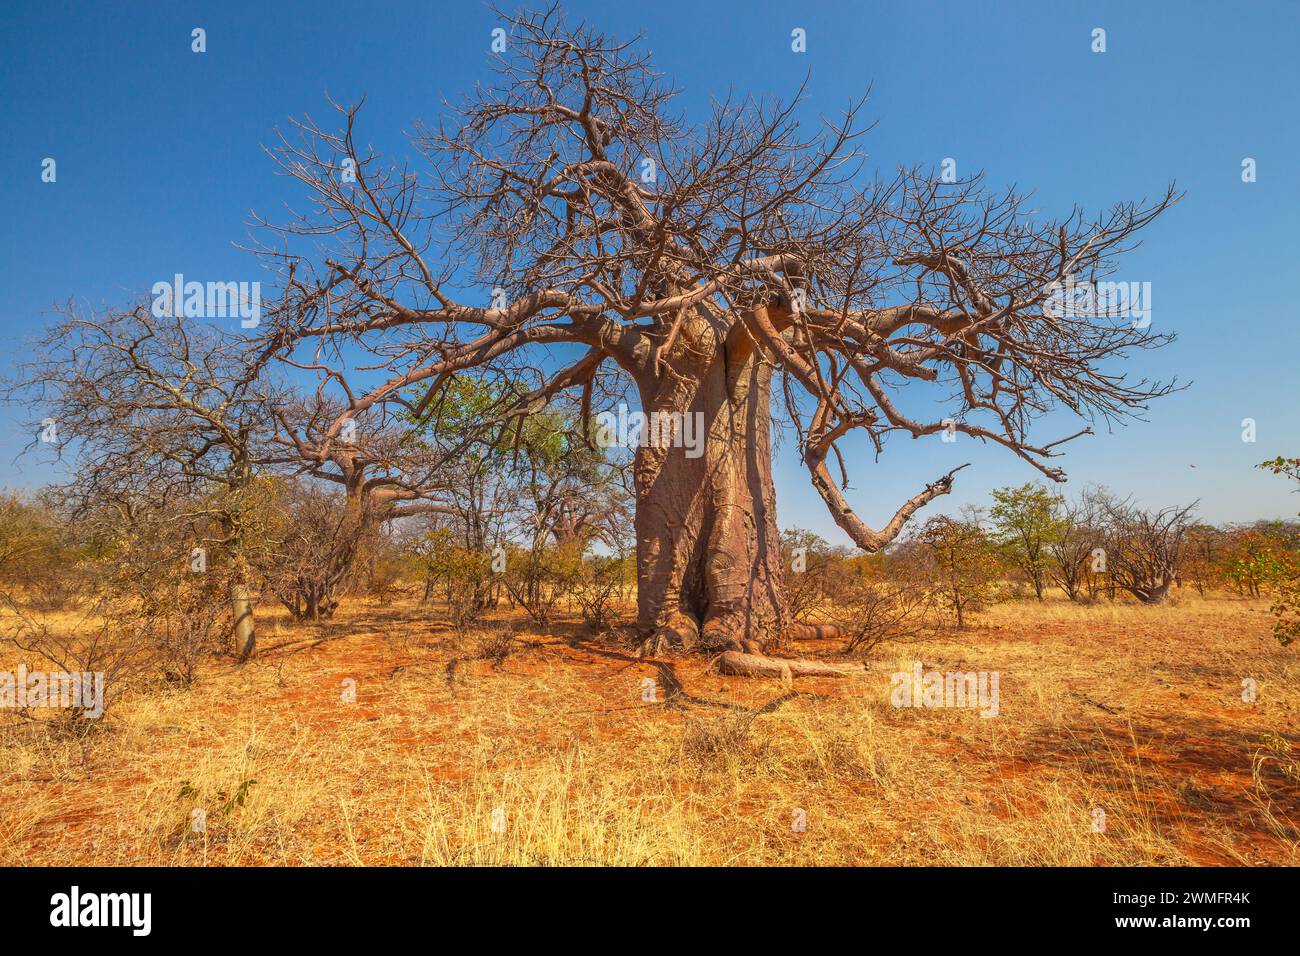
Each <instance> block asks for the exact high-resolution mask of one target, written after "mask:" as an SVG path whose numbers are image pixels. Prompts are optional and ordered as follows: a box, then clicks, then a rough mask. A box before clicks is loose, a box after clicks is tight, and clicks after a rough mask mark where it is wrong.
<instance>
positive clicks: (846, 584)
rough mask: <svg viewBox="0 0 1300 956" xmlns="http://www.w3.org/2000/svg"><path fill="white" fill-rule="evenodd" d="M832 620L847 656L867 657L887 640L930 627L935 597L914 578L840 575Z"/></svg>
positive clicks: (834, 592) (910, 635)
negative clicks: (842, 637)
mask: <svg viewBox="0 0 1300 956" xmlns="http://www.w3.org/2000/svg"><path fill="white" fill-rule="evenodd" d="M831 606H832V607H833V608H834V610H833V612H832V618H833V621H834V623H835V624H837V625H838V626H839V628H840V630H841V631H842V633H843V634H844V636H845V638H846V639H847V643H846V645H845V653H858V654H868V653H870V652H871V650H872V649H873V648H875V647H876V645H878V644H880V643H881V642H882V641H885V640H906V639H909V638H913V637H916V636H918V635H919V634H921V633H922V632H923V631H924V630H925V629H926V628H927V627H928V626H930V624H931V621H932V617H933V614H934V611H935V600H934V595H933V594H932V593H931V591H930V590H929V588H928V587H927V586H926V584H925V582H924V581H922V580H920V579H919V578H918V577H916V576H915V575H902V576H900V577H897V578H882V579H878V580H868V579H864V578H862V577H860V576H857V575H840V576H839V577H838V579H837V580H836V582H835V583H834V584H833V585H832V588H831Z"/></svg>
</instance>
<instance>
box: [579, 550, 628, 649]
mask: <svg viewBox="0 0 1300 956" xmlns="http://www.w3.org/2000/svg"><path fill="white" fill-rule="evenodd" d="M627 577H628V574H627V562H626V560H625V559H623V558H621V557H617V556H600V557H593V558H588V559H587V560H586V561H584V562H583V565H582V568H581V570H580V572H579V573H578V574H577V575H576V576H575V577H574V579H573V587H572V593H573V598H574V600H575V601H577V602H578V607H579V608H580V609H581V611H582V620H583V623H585V624H586V625H587V626H588V627H590V628H591V629H593V630H595V631H598V632H602V631H608V630H611V629H612V628H614V627H617V626H618V605H619V603H620V602H621V600H622V597H623V593H624V589H625V587H626V585H627Z"/></svg>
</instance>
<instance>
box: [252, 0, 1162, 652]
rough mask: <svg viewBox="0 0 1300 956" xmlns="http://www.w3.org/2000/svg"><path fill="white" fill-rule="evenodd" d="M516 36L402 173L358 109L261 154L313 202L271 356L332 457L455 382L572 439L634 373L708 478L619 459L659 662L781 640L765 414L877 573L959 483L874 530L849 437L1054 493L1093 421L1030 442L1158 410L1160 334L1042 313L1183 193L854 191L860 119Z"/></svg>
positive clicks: (546, 30)
mask: <svg viewBox="0 0 1300 956" xmlns="http://www.w3.org/2000/svg"><path fill="white" fill-rule="evenodd" d="M502 22H503V25H505V26H507V28H508V33H509V42H508V45H507V48H506V50H505V52H504V53H502V54H500V56H499V57H497V58H496V71H497V80H496V82H494V83H492V84H488V85H484V86H482V87H476V88H475V90H474V92H473V93H471V94H469V95H467V96H466V97H465V98H464V99H463V100H462V101H461V102H460V103H459V104H458V105H457V106H455V107H453V108H452V109H451V110H450V111H449V113H448V115H446V116H444V117H443V118H442V119H441V120H440V121H439V122H437V123H436V124H434V125H430V126H419V127H417V130H416V132H415V133H414V135H413V140H412V141H413V144H414V146H415V147H416V149H417V150H418V152H419V155H420V159H419V160H418V161H417V163H416V165H415V166H412V165H410V164H404V165H398V166H393V165H386V164H385V161H384V160H382V159H381V157H380V155H379V154H378V153H377V152H376V151H375V150H374V149H373V148H372V147H368V148H366V149H361V148H360V147H359V143H358V141H357V131H356V124H357V120H358V115H359V105H357V106H343V105H339V104H334V108H335V109H336V110H337V111H338V112H339V115H340V121H339V127H338V129H337V130H333V131H331V130H326V129H324V128H322V127H320V126H318V125H317V124H316V123H315V122H314V121H312V120H311V119H309V118H304V119H303V120H301V121H297V122H296V123H295V126H296V133H295V135H293V136H289V137H284V136H282V137H281V139H280V141H279V143H278V145H277V146H276V147H275V148H273V149H272V150H271V152H272V154H273V155H274V156H275V157H276V158H277V160H278V162H279V164H280V166H281V167H282V169H283V171H284V172H285V173H287V174H288V175H289V176H291V177H293V178H295V179H297V180H298V181H299V182H300V183H302V184H304V185H305V186H306V187H307V188H308V190H309V191H310V194H311V195H312V199H313V204H312V206H311V207H309V208H307V209H306V210H304V211H302V212H300V213H297V214H295V216H294V218H292V219H291V220H290V221H288V222H283V223H278V224H272V223H270V222H266V221H264V220H259V224H260V225H262V226H264V227H266V231H263V232H261V236H262V237H263V239H262V240H261V241H260V243H259V245H260V252H261V254H262V255H263V256H264V257H265V258H266V260H267V261H268V262H269V263H270V265H271V266H272V268H274V269H276V270H278V271H279V273H280V274H281V277H282V279H283V289H284V294H283V297H282V299H280V300H279V301H278V302H277V304H276V307H275V308H274V310H273V313H274V314H273V315H272V316H270V318H269V321H268V323H267V326H266V329H265V336H266V339H265V341H266V346H267V348H268V349H269V350H270V351H271V352H272V353H273V354H275V355H278V356H284V357H287V358H290V360H292V361H297V362H298V364H299V366H300V367H316V368H319V369H321V374H322V376H323V377H328V378H329V379H330V380H331V381H332V382H333V383H334V384H335V385H336V386H337V388H338V391H339V393H340V394H341V395H342V396H343V401H342V405H343V408H342V410H341V412H340V414H339V416H338V417H337V418H336V420H335V421H334V422H333V423H332V424H331V425H330V426H329V427H328V428H327V429H325V431H324V433H323V434H325V436H326V437H327V438H328V436H329V435H330V434H331V429H332V430H333V432H339V431H341V430H342V429H343V428H344V426H345V422H346V421H347V420H348V419H349V418H352V417H355V416H356V415H358V414H360V413H362V412H365V411H367V410H369V409H374V408H377V407H378V408H388V409H391V410H392V412H393V414H403V415H408V416H409V415H411V414H414V415H417V416H428V415H429V414H430V413H431V411H432V409H433V408H434V407H436V405H437V403H438V402H439V401H440V400H441V397H442V396H443V395H444V394H445V392H446V390H447V387H448V386H449V385H450V383H451V382H452V381H453V380H454V378H455V377H456V376H457V375H459V374H460V373H464V372H467V371H468V370H479V371H480V373H481V372H482V370H489V369H490V370H494V372H499V373H501V374H516V375H523V374H525V373H526V372H527V371H528V370H529V369H531V370H533V379H532V380H530V382H529V386H528V387H527V388H526V389H524V390H522V391H521V397H520V399H519V402H518V404H517V406H516V407H515V408H514V409H513V410H512V411H511V413H510V414H517V415H522V414H524V413H525V412H527V411H529V410H534V409H537V408H539V407H541V406H542V405H544V404H545V403H546V402H548V401H549V400H550V399H551V398H552V397H554V396H556V395H558V394H559V393H561V392H563V391H566V390H574V391H576V392H579V393H580V394H581V395H582V397H583V407H584V419H585V418H586V417H588V416H589V415H590V414H591V404H592V402H591V399H592V394H593V386H594V384H595V383H597V382H603V381H605V380H606V379H608V378H610V377H611V376H613V377H617V376H621V377H622V378H623V380H624V381H625V382H626V383H628V384H630V386H631V387H632V388H633V389H634V390H635V393H636V394H637V395H638V396H639V400H640V405H641V409H640V410H641V411H643V412H644V413H646V414H650V413H655V412H658V413H661V414H663V415H667V416H674V415H676V416H681V415H692V416H698V417H697V418H694V419H692V420H693V421H699V422H702V424H703V428H704V429H705V435H706V441H705V443H704V449H705V450H704V453H703V454H701V455H698V456H696V457H691V456H689V455H687V454H685V449H683V448H681V447H672V443H662V444H658V445H655V444H651V445H645V446H642V447H638V449H637V450H636V453H635V459H634V465H633V470H634V477H635V491H636V498H635V509H636V516H635V531H636V556H637V575H638V617H637V622H638V627H639V630H640V632H641V634H642V636H643V638H644V640H645V644H644V647H643V650H644V651H645V652H648V653H658V652H660V651H661V650H662V649H664V648H666V647H669V646H692V645H700V646H703V647H705V648H708V649H715V650H730V651H732V652H733V654H732V655H731V656H730V662H731V664H732V665H733V666H734V668H735V669H741V665H742V664H743V663H744V662H743V661H741V658H740V654H742V653H744V652H748V653H749V654H752V655H758V654H762V653H763V652H764V651H765V650H768V649H771V648H772V647H774V646H776V645H777V644H779V642H780V640H781V639H783V638H784V637H785V636H787V635H789V634H790V633H792V631H793V628H794V625H793V622H792V621H791V618H790V614H789V610H788V605H787V598H786V588H785V582H784V580H783V578H784V573H783V569H782V564H781V542H780V535H779V532H778V525H777V518H776V501H775V493H774V489H773V483H772V432H773V418H772V406H773V401H774V400H776V401H779V402H780V403H781V405H782V406H783V407H784V413H785V416H788V423H789V424H788V427H789V428H790V429H791V434H792V435H793V436H794V438H795V440H796V441H797V447H798V450H799V453H800V455H801V457H802V460H803V463H804V464H805V465H806V467H807V469H808V473H809V479H810V480H811V482H812V485H813V487H814V488H816V490H817V492H818V494H820V495H821V497H822V498H823V499H824V500H825V503H826V506H827V508H829V509H830V513H831V516H832V517H833V519H834V520H835V523H836V524H837V525H838V526H839V527H840V528H842V529H843V530H844V531H845V532H846V533H847V534H848V535H849V536H850V537H851V538H852V540H853V541H854V542H855V543H856V544H857V545H858V547H860V548H863V549H865V550H867V551H876V550H878V549H880V548H883V547H885V546H886V545H888V544H889V543H890V542H891V541H893V540H894V539H895V538H896V537H897V536H898V534H899V533H900V531H901V530H902V529H903V527H904V525H905V524H906V523H907V521H908V519H909V518H911V516H912V515H913V514H914V513H915V512H916V511H917V510H918V509H920V508H921V507H923V506H924V505H925V504H927V503H928V502H930V501H933V500H934V499H935V498H936V497H938V496H940V495H944V494H947V493H948V492H949V491H950V489H951V487H952V482H953V474H954V472H956V471H957V470H958V469H957V468H944V473H943V474H941V475H939V476H938V477H936V478H934V479H933V480H931V481H930V482H929V483H928V484H926V485H925V486H924V487H923V488H922V489H921V490H920V491H918V492H917V493H916V494H915V495H913V496H912V497H910V498H909V499H908V500H906V501H904V502H902V503H901V505H900V506H899V507H898V508H897V509H896V511H894V514H893V517H892V518H890V519H889V520H888V521H887V522H886V523H885V525H884V526H883V527H882V528H880V529H874V528H871V527H869V526H868V525H867V523H866V522H865V521H864V520H863V519H862V518H861V517H859V515H858V514H857V513H855V511H854V510H853V508H851V507H850V505H849V503H848V501H847V499H846V497H845V493H844V490H843V489H844V486H845V485H846V484H847V483H848V479H849V476H850V475H851V474H852V473H853V472H855V471H857V470H858V468H859V465H858V464H857V463H856V462H853V461H852V460H851V458H850V456H847V455H844V454H842V453H841V451H840V445H841V444H842V443H843V442H844V441H845V440H846V439H848V438H849V437H850V436H852V435H854V434H856V433H862V434H864V435H865V436H866V437H867V439H869V441H870V442H871V443H872V445H873V446H874V448H875V449H876V450H877V451H879V450H880V449H881V447H882V442H883V440H884V439H885V438H886V436H888V435H889V434H890V433H891V432H902V433H904V434H907V435H910V436H912V437H913V438H921V437H923V436H934V435H937V434H938V433H940V432H942V431H944V430H947V431H948V432H949V434H961V435H966V436H969V437H971V438H975V439H979V440H981V441H985V442H995V443H997V444H999V445H1002V446H1004V447H1005V448H1007V449H1008V450H1009V451H1010V452H1011V453H1013V454H1015V455H1018V456H1019V457H1021V458H1023V459H1024V460H1026V461H1027V462H1029V463H1031V464H1032V465H1034V467H1036V468H1038V469H1039V470H1040V471H1041V472H1042V473H1043V474H1044V475H1046V476H1047V477H1049V478H1052V479H1054V480H1062V479H1063V477H1064V476H1063V474H1062V473H1061V472H1060V470H1059V469H1057V468H1055V467H1053V466H1052V465H1051V464H1050V463H1049V460H1050V459H1051V458H1052V457H1053V456H1054V455H1055V454H1057V452H1056V449H1057V447H1058V446H1059V445H1060V444H1061V443H1062V442H1064V441H1067V440H1069V438H1073V437H1077V435H1081V434H1085V433H1087V432H1088V431H1090V428H1088V427H1086V422H1085V427H1083V428H1082V430H1081V431H1079V432H1078V433H1077V434H1076V435H1070V436H1066V437H1061V438H1058V439H1056V440H1054V441H1049V442H1048V443H1046V444H1035V443H1033V442H1031V440H1030V439H1029V430H1030V425H1031V422H1032V421H1033V420H1034V419H1035V418H1036V417H1038V416H1039V415H1040V414H1042V413H1044V412H1046V411H1048V410H1049V409H1051V408H1053V407H1064V408H1067V409H1069V410H1070V411H1072V412H1074V413H1076V414H1077V415H1079V416H1081V417H1082V418H1084V419H1085V420H1091V419H1094V418H1096V417H1099V416H1100V417H1103V418H1105V419H1107V420H1109V419H1112V418H1121V417H1123V416H1125V415H1129V414H1132V413H1134V412H1135V411H1137V410H1139V409H1141V408H1143V407H1144V406H1145V403H1146V402H1147V401H1148V400H1149V399H1151V398H1153V397H1156V396H1159V395H1163V394H1165V393H1166V392H1167V391H1169V390H1170V388H1171V387H1172V386H1171V385H1169V384H1160V383H1156V382H1148V381H1147V380H1145V379H1143V380H1140V381H1132V380H1130V379H1129V378H1128V377H1127V376H1126V375H1124V374H1123V373H1122V372H1119V371H1116V370H1115V369H1114V368H1113V367H1111V365H1110V360H1113V359H1117V358H1121V357H1123V356H1125V355H1126V353H1128V352H1129V351H1130V350H1132V349H1143V348H1151V347H1154V346H1159V345H1162V344H1164V343H1165V342H1166V341H1168V339H1169V336H1167V335H1163V334H1155V333H1152V332H1151V331H1150V329H1149V328H1147V327H1145V326H1146V324H1147V323H1137V322H1130V321H1128V320H1126V319H1115V318H1114V317H1113V316H1108V317H1102V318H1100V319H1099V318H1098V317H1097V316H1095V315H1091V314H1086V315H1079V314H1074V313H1073V310H1070V309H1060V308H1053V307H1052V303H1051V296H1052V295H1053V290H1054V289H1059V287H1060V286H1062V285H1065V286H1071V284H1072V283H1074V282H1076V281H1077V282H1080V283H1082V282H1095V281H1096V280H1097V279H1098V278H1101V277H1105V276H1107V275H1110V274H1113V265H1114V257H1115V255H1116V254H1118V253H1120V252H1122V251H1124V250H1126V249H1127V248H1129V247H1130V246H1131V245H1132V241H1133V238H1134V234H1135V233H1136V232H1137V231H1138V230H1139V229H1141V228H1142V227H1143V226H1145V225H1146V224H1147V223H1149V222H1151V221H1152V220H1153V219H1154V218H1155V217H1156V216H1157V215H1159V214H1160V213H1161V212H1162V211H1163V210H1164V209H1166V208H1167V207H1168V206H1169V205H1170V204H1171V203H1172V202H1173V201H1174V200H1175V196H1174V194H1173V192H1172V191H1168V192H1166V193H1165V194H1164V195H1163V196H1162V197H1161V198H1160V199H1159V200H1157V201H1155V202H1153V203H1150V204H1145V203H1123V204H1120V205H1117V206H1115V207H1114V208H1113V209H1112V210H1110V211H1109V212H1108V213H1106V214H1104V215H1102V216H1100V217H1098V218H1096V219H1090V218H1087V217H1085V216H1084V214H1083V213H1082V212H1081V211H1080V210H1078V209H1075V210H1073V211H1072V212H1071V214H1070V215H1069V216H1067V217H1066V218H1064V219H1061V220H1059V221H1045V220H1043V219H1041V218H1038V217H1037V216H1035V215H1032V214H1030V213H1029V212H1027V211H1026V210H1025V208H1024V201H1023V199H1022V197H1020V196H1018V195H1016V194H1014V193H1011V192H1008V193H1005V194H1000V195H993V194H990V193H989V192H987V191H986V190H984V189H983V188H982V187H981V185H980V183H979V181H978V179H966V180H960V181H957V182H952V183H947V182H941V181H936V179H935V178H934V177H932V176H930V175H928V174H925V173H923V172H921V171H919V170H904V171H900V172H899V173H898V174H897V175H896V176H894V177H893V178H890V179H887V180H871V181H867V179H866V178H865V177H864V176H863V170H862V165H863V157H862V155H861V153H860V151H859V148H858V143H859V141H860V137H861V136H862V134H863V132H864V129H863V128H862V124H861V122H860V113H861V110H862V107H863V103H864V101H865V97H864V98H863V99H860V100H856V101H854V102H851V103H849V104H848V105H847V107H846V109H845V111H844V113H843V115H842V116H840V117H839V118H838V119H835V120H833V121H825V122H824V124H823V126H822V127H821V129H820V131H819V132H817V133H815V134H812V135H807V134H805V133H803V132H801V129H800V124H799V122H798V121H797V119H796V110H797V108H798V103H799V101H800V98H801V97H800V96H796V97H795V98H794V100H793V101H792V102H790V103H781V102H768V101H762V100H756V99H753V98H745V99H744V100H742V101H731V100H728V101H725V102H720V103H717V104H716V105H715V106H714V108H713V110H712V114H711V115H710V116H709V117H708V119H707V120H705V121H704V122H702V123H699V124H697V125H692V124H688V123H687V122H686V121H685V120H683V119H681V118H680V117H679V116H678V115H677V113H676V112H674V103H673V100H674V95H675V91H674V90H673V89H672V88H671V86H670V84H669V83H667V82H666V81H665V80H664V78H663V77H661V76H659V75H658V74H656V73H655V72H654V71H653V70H652V68H651V64H650V58H649V56H648V55H647V54H645V53H644V52H640V51H639V50H638V47H637V45H636V44H635V43H622V42H616V41H614V40H612V39H610V38H608V37H606V36H605V35H603V34H602V33H600V32H598V31H597V30H595V29H593V28H591V27H589V26H586V25H576V26H574V25H570V24H568V23H566V21H565V20H564V18H563V15H562V14H561V13H560V12H559V11H558V10H557V9H555V8H552V9H550V10H548V11H546V12H543V13H522V14H519V15H517V16H509V17H503V21H502ZM945 178H946V177H945ZM1054 284H1055V285H1054ZM475 287H477V288H479V289H480V290H482V291H480V292H479V293H470V294H469V296H470V301H466V294H464V293H463V290H466V289H470V288H475ZM457 290H461V292H458V291H457ZM358 354H364V355H365V357H366V362H365V363H356V364H355V365H352V366H351V367H353V368H355V367H356V365H361V364H364V365H367V366H368V367H369V368H370V369H372V371H370V372H366V373H364V374H362V373H357V372H353V373H349V372H348V371H347V367H348V363H345V361H344V359H345V358H347V359H348V360H349V362H352V361H354V360H355V358H356V356H357V355H358ZM302 355H306V356H308V358H307V359H303V358H294V357H295V356H302ZM539 370H546V371H545V374H539ZM909 392H919V393H920V397H921V398H923V400H924V402H925V405H926V407H929V408H933V407H935V400H936V398H939V399H945V400H946V401H947V411H946V413H944V414H940V415H938V416H937V417H933V416H932V415H931V414H930V413H928V412H921V411H918V410H916V409H909V408H908V407H907V405H906V404H905V403H904V399H905V396H906V395H907V393H909ZM915 404H917V405H918V406H919V404H920V402H919V401H917V402H915ZM507 417H508V416H507ZM679 420H680V419H679ZM934 440H935V442H936V449H937V448H938V447H939V445H938V442H939V439H938V438H935V439H934ZM946 447H947V446H945V448H946ZM936 453H937V452H936ZM832 463H833V464H834V468H835V473H833V472H832ZM837 478H838V480H837ZM753 661H754V659H750V660H749V662H750V663H751V664H753ZM769 663H770V662H769ZM724 666H725V663H724Z"/></svg>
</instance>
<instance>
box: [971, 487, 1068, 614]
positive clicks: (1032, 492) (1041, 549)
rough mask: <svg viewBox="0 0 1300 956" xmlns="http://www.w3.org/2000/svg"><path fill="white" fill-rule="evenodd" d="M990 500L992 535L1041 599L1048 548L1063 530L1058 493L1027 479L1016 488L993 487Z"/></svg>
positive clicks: (1048, 559)
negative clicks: (992, 502)
mask: <svg viewBox="0 0 1300 956" xmlns="http://www.w3.org/2000/svg"><path fill="white" fill-rule="evenodd" d="M993 501H994V504H993V507H992V508H990V509H989V517H990V518H991V519H992V521H993V533H994V537H995V538H996V540H997V541H998V543H999V544H1000V545H1002V547H1003V549H1004V550H1005V552H1006V554H1007V557H1008V558H1009V559H1010V560H1011V562H1012V563H1013V564H1014V565H1015V566H1016V567H1017V568H1019V569H1020V571H1021V572H1023V573H1024V575H1025V577H1026V578H1027V579H1028V581H1029V583H1030V584H1032V585H1033V587H1034V596H1035V597H1037V598H1038V600H1040V601H1041V600H1042V599H1043V588H1044V587H1045V586H1046V583H1047V574H1048V567H1049V563H1050V559H1051V552H1050V549H1051V546H1052V544H1053V542H1055V541H1056V540H1057V539H1058V538H1059V537H1060V536H1061V533H1062V531H1063V527H1062V520H1061V515H1060V506H1061V497H1060V496H1059V495H1054V494H1052V493H1051V492H1050V491H1048V490H1047V488H1046V487H1044V486H1043V485H1042V484H1039V483H1035V482H1028V483H1026V484H1023V485H1020V486H1019V487H1018V488H1011V487H1007V488H997V489H995V490H994V492H993Z"/></svg>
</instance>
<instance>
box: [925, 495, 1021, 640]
mask: <svg viewBox="0 0 1300 956" xmlns="http://www.w3.org/2000/svg"><path fill="white" fill-rule="evenodd" d="M917 541H918V542H919V543H920V545H921V546H922V548H923V549H924V552H925V554H926V557H927V558H928V564H929V567H930V573H931V580H932V582H933V586H934V591H935V594H936V596H937V598H938V600H939V603H940V605H941V606H942V607H944V608H946V609H947V610H948V611H950V612H951V613H952V614H953V616H954V617H955V618H956V620H957V626H958V627H959V628H960V627H965V626H966V617H967V616H968V615H969V614H970V613H971V612H972V611H979V610H982V609H983V608H984V607H986V606H987V605H988V604H989V603H990V602H991V600H992V596H993V591H994V586H995V585H996V584H997V581H998V578H999V577H1000V575H1001V573H1002V564H1001V561H1000V559H999V555H998V549H997V545H996V543H995V542H994V541H993V539H992V538H991V537H989V535H988V533H987V532H986V531H985V530H984V529H983V528H982V527H980V525H979V524H978V522H976V521H972V520H958V519H956V518H949V517H948V516H946V515H936V516H935V517H933V518H931V519H930V520H929V521H927V522H926V523H925V524H924V525H923V526H922V527H921V530H920V532H919V533H918V534H917Z"/></svg>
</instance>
